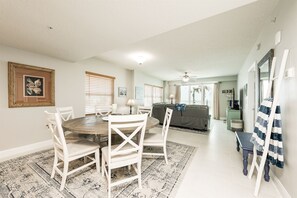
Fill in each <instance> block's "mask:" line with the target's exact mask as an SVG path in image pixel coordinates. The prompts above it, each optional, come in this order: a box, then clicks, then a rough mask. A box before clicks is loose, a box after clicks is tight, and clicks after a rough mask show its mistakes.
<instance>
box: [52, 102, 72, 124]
mask: <svg viewBox="0 0 297 198" xmlns="http://www.w3.org/2000/svg"><path fill="white" fill-rule="evenodd" d="M56 111H57V112H58V113H59V115H60V117H61V119H62V121H63V122H64V121H67V120H70V119H73V118H74V111H73V107H71V106H69V107H56Z"/></svg>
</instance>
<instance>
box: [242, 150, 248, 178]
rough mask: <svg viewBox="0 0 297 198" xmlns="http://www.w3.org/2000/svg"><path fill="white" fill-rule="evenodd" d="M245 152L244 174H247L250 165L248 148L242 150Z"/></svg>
mask: <svg viewBox="0 0 297 198" xmlns="http://www.w3.org/2000/svg"><path fill="white" fill-rule="evenodd" d="M242 153H243V174H244V175H247V174H248V170H247V165H248V157H249V152H248V151H247V150H244V149H243V150H242Z"/></svg>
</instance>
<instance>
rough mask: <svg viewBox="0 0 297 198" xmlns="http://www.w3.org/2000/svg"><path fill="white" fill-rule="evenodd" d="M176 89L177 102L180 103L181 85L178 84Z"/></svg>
mask: <svg viewBox="0 0 297 198" xmlns="http://www.w3.org/2000/svg"><path fill="white" fill-rule="evenodd" d="M175 89H176V90H175V103H180V98H181V97H180V93H181V91H180V85H176V87H175Z"/></svg>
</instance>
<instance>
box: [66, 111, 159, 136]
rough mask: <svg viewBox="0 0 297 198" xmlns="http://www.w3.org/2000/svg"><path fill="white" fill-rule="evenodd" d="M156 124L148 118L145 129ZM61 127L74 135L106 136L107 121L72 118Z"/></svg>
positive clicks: (95, 117)
mask: <svg viewBox="0 0 297 198" xmlns="http://www.w3.org/2000/svg"><path fill="white" fill-rule="evenodd" d="M158 124H159V120H158V119H156V118H153V117H148V119H147V123H146V129H151V128H153V127H155V126H157V125H158ZM62 127H63V129H64V130H65V131H71V132H74V133H80V134H98V135H108V121H104V120H102V117H99V116H86V117H80V118H74V119H71V120H68V121H65V122H63V124H62Z"/></svg>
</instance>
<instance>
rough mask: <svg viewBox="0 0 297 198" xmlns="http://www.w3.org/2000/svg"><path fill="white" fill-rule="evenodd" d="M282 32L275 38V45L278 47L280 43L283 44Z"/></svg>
mask: <svg viewBox="0 0 297 198" xmlns="http://www.w3.org/2000/svg"><path fill="white" fill-rule="evenodd" d="M281 34H282V33H281V31H278V32H277V33H276V34H275V38H274V44H275V45H278V44H279V43H280V42H281V36H282V35H281Z"/></svg>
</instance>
